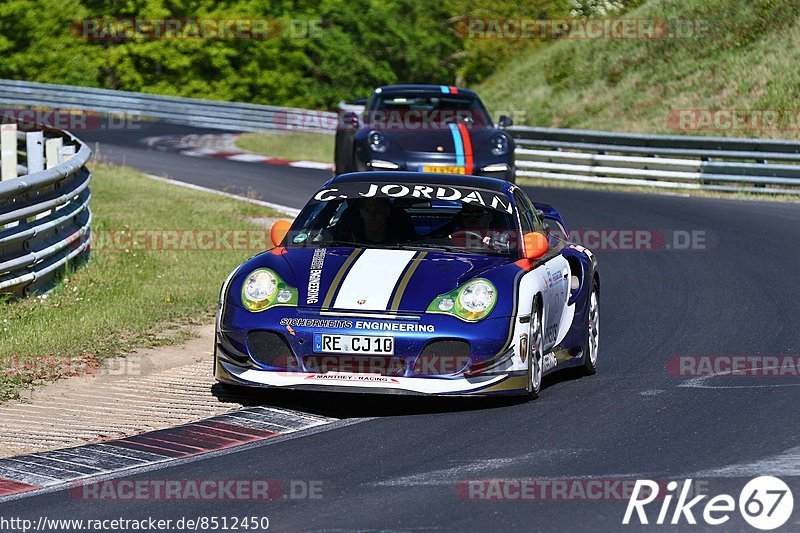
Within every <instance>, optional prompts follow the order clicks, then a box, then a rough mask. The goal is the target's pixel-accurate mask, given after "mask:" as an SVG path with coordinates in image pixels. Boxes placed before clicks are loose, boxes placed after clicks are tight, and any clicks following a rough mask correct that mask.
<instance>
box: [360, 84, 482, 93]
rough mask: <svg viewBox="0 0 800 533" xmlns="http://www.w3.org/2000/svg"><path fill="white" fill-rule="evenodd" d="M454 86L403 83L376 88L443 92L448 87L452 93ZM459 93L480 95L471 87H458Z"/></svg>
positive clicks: (397, 90) (402, 91)
mask: <svg viewBox="0 0 800 533" xmlns="http://www.w3.org/2000/svg"><path fill="white" fill-rule="evenodd" d="M451 87H452V86H450V85H423V84H402V85H384V86H382V87H378V88H377V89H375V92H380V93H437V94H442V93H444V90H445V89H447V93H448V94H449V93H450V89H451ZM456 90H457V94H463V95H467V96H478V95H477V94H476V93H475V92H474V91H470V90H469V89H462V88H461V87H458V88H456Z"/></svg>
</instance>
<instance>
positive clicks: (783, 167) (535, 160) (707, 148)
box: [509, 127, 800, 194]
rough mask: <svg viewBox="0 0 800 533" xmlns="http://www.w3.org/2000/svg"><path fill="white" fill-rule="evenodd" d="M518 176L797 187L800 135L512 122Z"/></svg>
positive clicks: (774, 190)
mask: <svg viewBox="0 0 800 533" xmlns="http://www.w3.org/2000/svg"><path fill="white" fill-rule="evenodd" d="M509 133H511V135H512V136H513V137H514V138H515V139H516V143H517V150H516V159H517V163H516V164H517V176H524V177H531V178H539V179H545V180H564V181H578V182H588V183H603V184H614V185H638V186H645V187H658V188H662V189H694V190H711V191H731V192H751V193H762V194H800V142H795V141H780V140H762V139H734V138H721V137H691V136H683V135H643V134H631V133H610V132H598V131H586V130H561V129H551V128H532V127H512V128H509Z"/></svg>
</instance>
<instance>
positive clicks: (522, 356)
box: [214, 172, 600, 397]
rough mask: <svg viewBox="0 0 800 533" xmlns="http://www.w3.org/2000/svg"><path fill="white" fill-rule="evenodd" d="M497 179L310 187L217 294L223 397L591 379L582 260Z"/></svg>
mask: <svg viewBox="0 0 800 533" xmlns="http://www.w3.org/2000/svg"><path fill="white" fill-rule="evenodd" d="M566 235H568V233H567V231H566V229H565V228H564V224H563V221H562V220H561V217H560V216H559V214H558V212H557V211H556V210H555V209H553V208H552V207H550V206H548V205H544V204H534V203H532V202H531V201H530V199H529V198H528V196H527V195H526V194H525V192H524V191H523V190H522V189H520V188H519V187H517V186H515V185H513V184H510V183H508V182H507V181H503V180H499V179H494V178H484V177H475V176H457V175H444V174H422V173H411V172H361V173H352V174H346V175H342V176H338V177H335V178H333V179H332V180H330V181H328V182H327V183H326V184H325V185H323V186H322V188H320V189H319V190H318V191H317V192H316V193H315V194H314V195H313V197H312V198H311V200H310V201H309V202H308V204H306V206H305V207H304V208H303V210H302V211H301V212H300V214H299V215H298V217H297V218H296V219H295V221H294V222H293V223H289V222H287V221H280V222H277V223H276V224H275V226H273V228H272V232H271V236H272V240H273V243H274V244H275V248H273V249H271V250H269V251H266V252H263V253H261V254H259V255H256V256H255V257H253V258H251V259H249V260H248V261H246V262H245V263H244V264H242V265H241V266H239V267H238V268H237V269H236V270H235V271H234V272H233V273H231V275H230V276H229V277H228V279H227V280H226V281H225V283H224V284H223V286H222V291H221V294H220V302H219V304H220V305H219V311H218V315H217V324H216V342H215V347H214V359H215V377H216V379H217V381H219V382H221V383H223V384H230V385H244V386H250V387H279V388H285V389H306V390H327V391H356V392H374V393H410V394H438V395H476V394H477V395H489V394H526V395H529V396H530V397H536V396H537V395H538V393H539V390H540V387H541V384H542V377H543V376H544V375H546V374H548V373H550V372H552V371H554V370H556V369H560V368H566V367H580V368H581V369H582V371H583V372H584V373H586V374H593V373H594V372H595V370H596V368H597V355H598V341H599V333H600V330H599V318H600V315H599V291H600V278H599V274H598V270H597V260H596V258H595V256H594V255H593V254H592V253H591V252H590V251H589V250H587V249H585V248H583V247H581V246H578V245H576V244H574V243H571V242H569V241H568V240H567V238H566Z"/></svg>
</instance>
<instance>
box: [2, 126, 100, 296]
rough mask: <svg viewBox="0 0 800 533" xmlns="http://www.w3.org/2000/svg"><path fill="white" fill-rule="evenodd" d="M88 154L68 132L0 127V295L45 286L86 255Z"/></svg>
mask: <svg viewBox="0 0 800 533" xmlns="http://www.w3.org/2000/svg"><path fill="white" fill-rule="evenodd" d="M90 156H91V150H89V147H88V146H86V145H85V144H83V143H82V142H81V141H80V140H78V139H77V138H75V137H74V136H72V135H71V134H69V133H66V132H61V131H55V130H51V131H44V132H42V131H32V132H22V131H17V125H16V124H3V125H2V126H0V169H2V170H1V171H0V178H2V179H0V295H2V294H12V295H14V296H17V297H20V296H27V295H29V294H32V293H35V292H41V291H44V290H46V289H48V288H49V287H50V286H51V285H52V283H53V281H54V280H55V278H56V276H57V275H58V274H59V272H60V271H62V270H63V269H64V268H65V267H66V265H67V264H68V263H77V262H78V261H80V260H82V259H84V258H86V257H87V256H88V253H89V239H90V223H91V220H92V214H91V211H90V210H89V198H90V193H89V182H90V180H91V175H90V173H89V171H88V170H87V168H86V167H85V164H86V162H87V161H88V160H89V157H90Z"/></svg>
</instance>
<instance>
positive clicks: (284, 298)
mask: <svg viewBox="0 0 800 533" xmlns="http://www.w3.org/2000/svg"><path fill="white" fill-rule="evenodd" d="M291 299H292V292H291V291H289V290H287V289H283V290H281V291H280V292H279V293H278V301H279V302H280V303H282V304H285V303H286V302H288V301H289V300H291Z"/></svg>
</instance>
